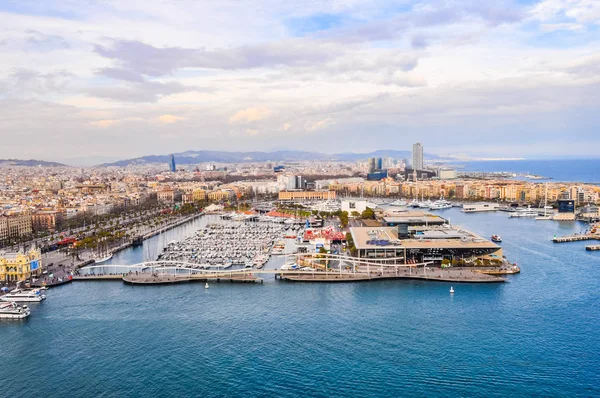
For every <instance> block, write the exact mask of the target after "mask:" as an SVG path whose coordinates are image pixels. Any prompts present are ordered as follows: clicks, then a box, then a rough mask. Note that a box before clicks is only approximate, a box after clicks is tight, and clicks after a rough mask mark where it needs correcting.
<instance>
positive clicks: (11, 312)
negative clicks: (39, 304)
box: [0, 303, 31, 319]
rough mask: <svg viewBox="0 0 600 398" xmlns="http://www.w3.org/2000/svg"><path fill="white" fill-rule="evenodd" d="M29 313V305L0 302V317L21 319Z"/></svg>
mask: <svg viewBox="0 0 600 398" xmlns="http://www.w3.org/2000/svg"><path fill="white" fill-rule="evenodd" d="M30 314H31V311H30V310H29V307H27V306H26V305H24V306H22V307H21V306H19V305H17V304H16V303H1V304H0V319H23V318H27V317H28V316H29V315H30Z"/></svg>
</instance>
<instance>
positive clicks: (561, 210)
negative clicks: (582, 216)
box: [553, 199, 575, 221]
mask: <svg viewBox="0 0 600 398" xmlns="http://www.w3.org/2000/svg"><path fill="white" fill-rule="evenodd" d="M553 219H554V220H558V221H573V220H575V200H573V199H559V200H558V213H556V214H555V215H554V217H553Z"/></svg>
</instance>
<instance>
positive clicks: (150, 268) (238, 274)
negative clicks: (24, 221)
mask: <svg viewBox="0 0 600 398" xmlns="http://www.w3.org/2000/svg"><path fill="white" fill-rule="evenodd" d="M323 256H332V257H338V258H339V257H340V256H334V255H323ZM320 260H321V259H320ZM355 261H356V263H357V264H354V265H352V266H347V267H344V268H345V269H343V268H338V269H331V268H324V269H315V268H311V267H302V268H299V269H289V268H288V269H255V268H254V269H253V268H242V269H229V270H226V269H219V270H209V269H198V268H189V266H190V264H186V263H183V262H178V261H159V262H146V263H141V264H136V265H112V264H111V265H107V266H101V265H100V266H88V267H85V268H84V269H81V270H79V274H78V275H75V276H73V280H74V281H92V280H121V281H123V282H125V283H129V284H146V285H149V284H172V283H188V282H195V281H201V282H205V281H229V282H259V283H260V282H262V281H263V280H262V278H260V277H261V276H263V275H273V276H274V277H275V279H279V280H286V281H293V282H364V281H373V280H383V279H417V280H427V281H440V282H452V283H502V282H506V279H504V278H502V277H500V276H498V275H494V274H488V273H485V271H493V270H492V269H482V270H478V269H477V267H450V268H437V267H429V264H427V263H422V264H381V263H374V262H372V261H365V260H355ZM359 264H360V265H359ZM479 271H484V272H479ZM519 271H520V270H519ZM508 273H509V272H505V273H503V275H504V274H508ZM511 273H516V270H515V271H514V272H511Z"/></svg>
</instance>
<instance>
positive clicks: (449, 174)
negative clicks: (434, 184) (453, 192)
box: [438, 169, 456, 180]
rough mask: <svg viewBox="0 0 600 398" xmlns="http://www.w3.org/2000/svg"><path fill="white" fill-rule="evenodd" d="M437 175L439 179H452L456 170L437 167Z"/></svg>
mask: <svg viewBox="0 0 600 398" xmlns="http://www.w3.org/2000/svg"><path fill="white" fill-rule="evenodd" d="M438 177H439V178H440V179H441V180H454V179H456V170H451V169H439V170H438Z"/></svg>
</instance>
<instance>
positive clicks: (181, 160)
mask: <svg viewBox="0 0 600 398" xmlns="http://www.w3.org/2000/svg"><path fill="white" fill-rule="evenodd" d="M173 155H174V156H175V162H176V163H177V164H198V163H204V162H218V163H241V162H267V161H271V162H294V161H300V160H304V161H306V160H308V161H327V160H338V161H357V160H364V159H368V158H371V157H391V158H394V159H404V158H410V157H411V156H412V155H411V152H410V151H396V150H378V151H374V152H369V153H339V154H333V155H330V154H324V153H318V152H305V151H275V152H225V151H186V152H180V153H174V154H173ZM169 157H170V155H149V156H142V157H138V158H133V159H124V160H119V161H117V162H112V163H104V164H101V165H100V166H118V167H125V166H129V165H143V164H153V163H168V162H169ZM426 157H428V158H436V156H434V155H427V154H426Z"/></svg>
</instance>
